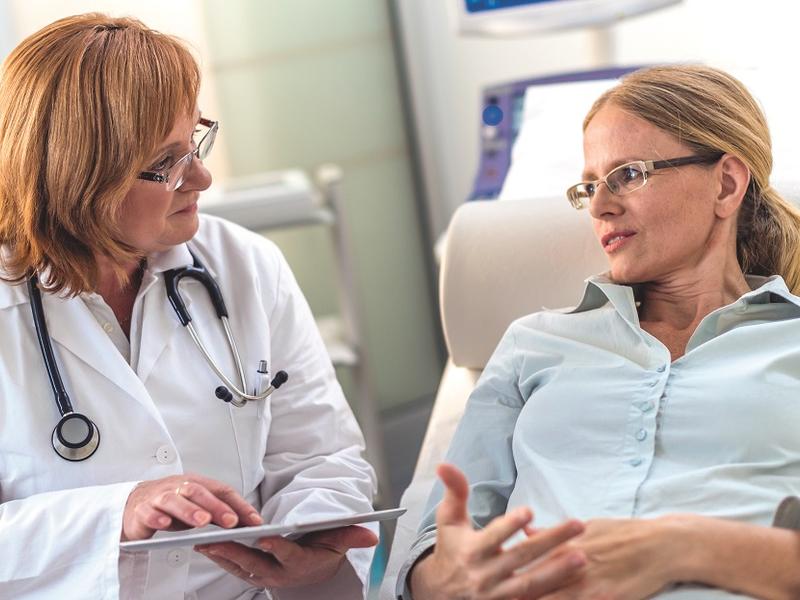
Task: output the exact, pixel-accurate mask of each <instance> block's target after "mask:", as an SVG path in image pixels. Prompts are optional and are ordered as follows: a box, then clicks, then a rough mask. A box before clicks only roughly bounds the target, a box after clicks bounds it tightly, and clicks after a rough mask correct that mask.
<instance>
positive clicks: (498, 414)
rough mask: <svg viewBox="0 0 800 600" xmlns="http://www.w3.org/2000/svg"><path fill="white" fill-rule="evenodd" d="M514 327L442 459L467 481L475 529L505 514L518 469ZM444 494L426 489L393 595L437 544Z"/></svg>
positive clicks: (519, 402) (519, 403) (403, 594)
mask: <svg viewBox="0 0 800 600" xmlns="http://www.w3.org/2000/svg"><path fill="white" fill-rule="evenodd" d="M514 327H515V326H514V325H513V324H512V326H511V327H510V328H509V329H508V331H506V333H505V335H504V336H503V338H502V339H501V340H500V344H499V345H498V346H497V348H496V349H495V351H494V353H493V354H492V357H491V358H490V359H489V362H488V363H487V365H486V368H485V369H484V370H483V373H482V374H481V377H480V379H479V380H478V383H477V384H476V386H475V389H474V390H473V392H472V394H470V397H469V400H467V405H466V409H465V411H464V416H463V417H462V418H461V421H460V422H459V424H458V427H457V428H456V432H455V434H454V436H453V440H452V442H451V443H450V447H449V449H448V451H447V455H446V457H445V461H446V462H448V463H451V464H453V465H455V466H456V467H458V468H459V469H461V471H463V472H464V475H466V477H467V481H469V500H468V504H467V507H468V512H469V515H470V517H471V519H472V522H473V525H474V526H475V528H483V527H485V526H486V525H487V524H488V523H489V522H490V521H491V520H492V519H493V518H495V517H497V516H498V515H501V514H503V513H505V511H506V506H507V504H508V498H509V496H510V495H511V492H512V490H513V488H514V482H515V481H516V478H517V469H516V465H515V463H514V456H513V453H512V439H513V434H514V428H515V426H516V422H517V417H518V416H519V413H520V411H521V410H522V407H523V405H524V399H523V397H522V394H521V393H520V390H519V383H518V382H519V369H518V365H517V359H516V353H515V348H516V341H515V335H514ZM443 495H444V488H443V486H442V484H441V482H440V481H438V480H437V481H436V483H435V484H434V486H433V490H432V491H431V494H430V496H429V497H428V501H427V503H426V507H425V510H424V512H423V517H422V520H421V521H420V525H419V529H418V537H417V539H416V541H415V542H414V543H413V544H412V546H411V549H410V550H409V554H408V558H407V560H406V562H405V563H404V564H403V566H402V567H401V569H400V571H399V573H398V577H397V585H396V588H395V590H396V595H397V597H398V598H403V599H404V600H410V599H411V594H410V593H409V590H408V585H407V579H408V574H409V572H410V571H411V568H412V567H413V566H414V563H415V562H416V561H417V560H419V559H420V557H422V556H423V555H425V554H426V553H427V551H428V550H430V549H432V548H433V546H434V545H435V544H436V508H437V507H438V506H439V502H441V500H442V497H443Z"/></svg>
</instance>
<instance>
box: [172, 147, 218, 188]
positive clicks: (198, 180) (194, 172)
mask: <svg viewBox="0 0 800 600" xmlns="http://www.w3.org/2000/svg"><path fill="white" fill-rule="evenodd" d="M211 179H212V178H211V171H209V170H208V169H207V168H206V166H205V165H204V164H203V161H202V160H200V159H199V158H197V157H196V156H194V157H192V161H191V162H190V163H189V166H187V167H186V173H185V174H184V177H183V183H181V186H180V187H179V188H178V189H179V190H180V191H182V192H192V191H199V192H202V191H203V190H207V189H208V188H209V186H210V185H211Z"/></svg>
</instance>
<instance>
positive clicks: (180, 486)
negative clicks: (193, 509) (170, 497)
mask: <svg viewBox="0 0 800 600" xmlns="http://www.w3.org/2000/svg"><path fill="white" fill-rule="evenodd" d="M189 483H190V482H188V481H184V482H183V483H182V484H180V485H179V486H178V487H176V488H175V494H176V495H177V496H182V495H183V494H181V488H182V487H183V486H185V485H188V484H189Z"/></svg>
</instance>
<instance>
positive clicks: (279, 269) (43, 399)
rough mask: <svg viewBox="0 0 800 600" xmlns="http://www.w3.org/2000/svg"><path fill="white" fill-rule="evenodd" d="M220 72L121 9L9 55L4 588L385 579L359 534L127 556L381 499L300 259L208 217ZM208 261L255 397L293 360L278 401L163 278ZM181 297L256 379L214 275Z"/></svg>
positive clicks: (277, 586) (236, 589)
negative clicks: (165, 535) (205, 105)
mask: <svg viewBox="0 0 800 600" xmlns="http://www.w3.org/2000/svg"><path fill="white" fill-rule="evenodd" d="M199 83H200V81H199V72H198V67H197V64H196V62H195V60H194V58H193V57H192V55H191V54H190V53H189V52H188V51H187V49H186V47H185V46H184V45H183V43H182V42H180V41H179V40H177V39H175V38H172V37H170V36H166V35H163V34H160V33H158V32H155V31H152V30H150V29H148V28H146V27H145V26H144V25H143V24H142V23H140V22H139V21H136V20H134V19H128V18H124V19H115V18H114V19H112V18H108V17H106V16H103V15H99V14H89V15H81V16H75V17H70V18H66V19H63V20H60V21H57V22H55V23H53V24H51V25H49V26H47V27H45V28H44V29H42V30H41V31H39V32H37V33H35V34H34V35H32V36H31V37H29V38H28V39H26V40H25V41H23V42H22V43H21V44H20V45H19V46H18V47H17V48H16V49H15V50H14V51H13V52H12V54H11V55H10V56H9V58H8V59H7V61H6V63H5V69H4V73H3V78H2V81H1V82H0V277H2V282H0V340H2V343H1V344H0V597H2V598H16V599H19V598H92V599H97V598H118V597H122V598H156V599H158V600H166V599H171V598H193V599H197V600H201V599H206V598H207V599H213V600H218V599H234V598H236V599H245V598H248V599H249V598H258V597H264V596H265V594H266V592H265V588H266V589H269V590H270V593H271V594H272V595H273V596H274V597H277V598H308V599H311V598H322V597H324V598H347V599H351V598H358V597H363V596H364V594H365V587H366V585H365V582H366V578H367V575H368V570H369V564H370V559H371V555H372V550H371V549H370V548H369V547H370V546H373V545H374V544H375V543H376V542H377V539H376V537H375V535H374V534H373V533H372V532H371V531H370V530H368V529H365V528H360V527H351V528H344V529H339V530H335V531H331V532H326V533H321V534H316V535H312V536H310V537H309V538H307V539H304V540H303V541H301V542H300V543H293V542H288V541H285V540H283V539H281V538H278V539H274V538H267V539H264V540H261V542H260V543H259V547H258V548H247V547H245V546H242V545H239V544H236V543H225V544H217V545H214V546H208V547H206V548H203V549H201V550H202V554H201V553H198V552H192V551H191V550H189V549H186V550H168V551H162V552H159V551H154V552H151V553H141V554H132V553H130V554H129V553H125V552H120V551H119V543H120V541H124V540H137V539H145V538H149V537H151V536H152V535H153V534H154V533H155V532H156V531H157V530H168V529H185V528H192V527H202V526H205V525H208V524H209V523H214V524H216V525H219V526H222V527H234V526H237V525H239V526H243V525H254V524H260V523H262V522H267V523H286V522H294V521H298V520H302V519H306V518H309V517H330V516H336V515H344V514H350V513H353V512H362V511H367V510H370V509H371V497H372V493H373V489H374V485H375V483H374V474H373V471H372V469H371V468H370V466H369V465H368V464H367V463H366V462H365V460H364V459H363V457H362V451H363V449H364V442H363V438H362V435H361V433H360V431H359V429H358V426H357V424H356V422H355V420H354V418H353V415H352V413H351V412H350V410H349V408H348V406H347V403H346V401H345V399H344V397H343V395H342V391H341V389H340V387H339V385H338V384H337V382H336V379H335V376H334V371H333V368H332V366H331V364H330V361H329V360H328V358H327V354H326V352H325V349H324V347H323V345H322V342H321V339H320V336H319V334H318V331H317V329H316V328H315V325H314V321H313V319H312V316H311V313H310V311H309V308H308V305H307V304H306V302H305V300H304V298H303V296H302V294H301V292H300V290H299V289H298V286H297V284H296V282H295V280H294V278H293V276H292V273H291V271H290V270H289V267H288V266H287V264H286V262H285V261H284V259H283V257H282V256H281V254H280V252H279V251H278V250H277V248H276V247H275V246H274V245H272V244H271V243H270V242H268V241H267V240H265V239H263V238H262V237H260V236H258V235H255V234H253V233H250V232H248V231H246V230H243V229H241V228H239V227H236V226H234V225H232V224H230V223H227V222H225V221H222V220H219V219H213V218H210V217H204V216H199V215H198V213H197V201H198V197H199V194H200V192H201V191H203V190H205V189H206V188H207V187H208V186H209V184H210V183H211V175H210V174H209V172H208V171H207V170H206V168H205V167H204V166H203V163H202V158H204V156H206V155H207V154H208V152H209V151H210V149H211V146H212V145H213V141H214V137H215V135H216V132H217V129H218V124H217V123H216V122H214V121H212V120H210V119H208V118H205V117H204V116H201V114H200V112H199V110H198V108H197V105H196V101H197V91H198V86H199ZM191 265H195V266H199V268H203V269H205V270H206V271H207V272H208V273H209V274H210V275H211V276H212V277H213V278H214V279H215V280H216V282H217V284H218V286H219V289H220V291H221V294H222V296H223V297H224V299H225V300H226V301H227V308H228V316H229V318H228V323H229V326H230V330H231V333H232V337H233V338H234V340H235V343H236V346H237V349H238V353H239V355H240V356H241V359H242V363H243V365H244V367H243V371H244V376H245V380H246V383H245V389H244V390H242V389H239V392H242V391H244V392H247V393H250V394H252V393H253V389H254V387H255V386H256V384H257V381H258V380H257V374H256V369H257V367H258V365H259V361H261V360H265V361H267V364H268V365H269V367H270V369H272V368H274V369H275V371H277V370H278V369H284V370H286V371H287V372H288V373H289V379H288V382H286V383H285V385H283V386H282V387H281V388H280V389H279V390H277V391H275V393H274V394H273V395H271V396H270V397H269V398H267V399H266V400H257V401H248V402H243V401H242V398H241V394H239V393H237V391H236V388H235V386H234V387H232V386H228V385H225V386H222V385H221V383H222V380H221V379H220V377H219V376H218V374H216V373H215V372H214V370H213V369H212V368H211V367H210V366H209V364H208V363H207V362H206V360H205V359H204V357H203V355H202V352H201V351H200V350H199V349H198V347H197V346H196V345H195V343H194V341H193V339H192V336H191V335H190V334H189V332H188V330H187V329H186V328H184V327H182V326H181V322H180V321H179V319H178V317H177V316H176V313H175V311H173V308H172V307H171V305H170V302H169V301H168V298H167V292H166V287H165V278H168V277H169V276H170V274H172V275H174V274H175V273H176V271H174V270H175V269H182V268H185V267H187V266H191ZM180 293H181V296H182V299H183V301H184V303H185V304H186V307H187V310H188V312H189V314H190V315H191V319H192V325H193V326H194V327H195V329H196V331H197V333H198V335H199V337H200V338H201V340H202V342H203V343H204V344H205V347H206V348H208V351H209V353H210V355H211V358H212V359H213V360H214V361H215V362H216V364H217V365H219V369H220V371H221V372H222V373H223V374H225V375H226V376H227V377H228V378H229V379H230V381H232V382H233V383H234V384H236V383H238V382H239V381H240V379H239V369H238V367H237V364H236V361H235V360H234V358H233V352H232V351H231V350H230V349H229V344H228V340H227V338H226V335H225V333H224V329H223V326H222V325H221V319H219V318H218V315H217V311H216V309H215V306H214V305H213V304H212V302H211V300H210V296H209V294H208V292H207V290H206V287H205V286H204V285H203V284H201V282H199V281H197V280H195V279H188V278H186V279H184V280H183V281H182V282H181V283H180ZM37 308H38V316H37V318H36V319H35V318H34V313H35V312H37ZM35 321H36V324H35ZM37 336H38V338H37ZM48 346H49V347H50V348H51V350H52V356H50V360H49V361H46V360H45V357H46V356H47V354H48V353H47V347H48ZM46 362H47V363H49V366H48V367H47V368H46ZM273 365H274V367H273ZM54 373H56V374H55V375H54ZM59 378H60V380H61V382H62V383H63V388H64V389H63V392H64V393H60V392H59V390H58V381H56V380H57V379H59ZM218 388H222V392H220V390H219V389H218ZM259 391H263V387H262V390H259ZM54 393H55V394H56V395H57V396H58V397H57V398H56V397H54ZM262 395H263V394H262ZM220 397H222V398H223V399H227V400H232V401H228V402H225V401H223V400H221V399H220ZM236 404H243V406H237V405H236ZM76 415H77V416H76ZM57 424H60V425H61V426H60V427H57V426H56V425H57ZM76 436H77V437H76ZM78 438H79V439H78Z"/></svg>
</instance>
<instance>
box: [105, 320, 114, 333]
mask: <svg viewBox="0 0 800 600" xmlns="http://www.w3.org/2000/svg"><path fill="white" fill-rule="evenodd" d="M103 331H105V332H106V333H111V332H112V331H114V326H113V325H112V324H111V323H108V322H106V323H103Z"/></svg>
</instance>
